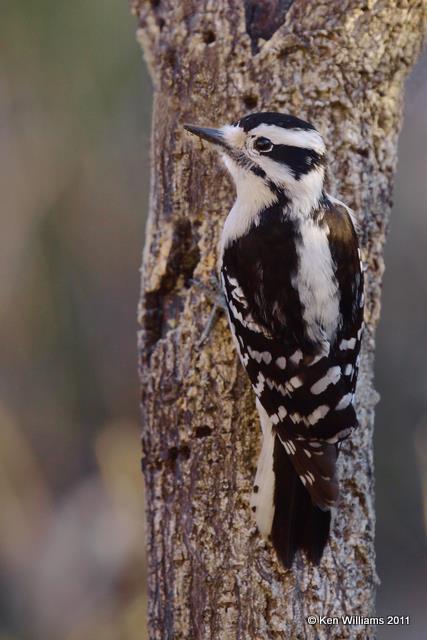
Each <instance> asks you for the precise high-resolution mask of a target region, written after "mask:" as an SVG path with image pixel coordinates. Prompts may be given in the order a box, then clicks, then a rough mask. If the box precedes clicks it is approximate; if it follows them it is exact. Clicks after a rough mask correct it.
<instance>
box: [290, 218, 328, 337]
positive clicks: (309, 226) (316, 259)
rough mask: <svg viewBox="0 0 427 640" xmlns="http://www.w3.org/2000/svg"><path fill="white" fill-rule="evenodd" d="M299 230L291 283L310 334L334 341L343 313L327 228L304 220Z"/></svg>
mask: <svg viewBox="0 0 427 640" xmlns="http://www.w3.org/2000/svg"><path fill="white" fill-rule="evenodd" d="M300 231H301V241H300V242H298V243H297V253H298V256H299V263H300V264H299V270H298V273H297V275H296V276H295V277H294V279H293V282H292V284H293V286H294V287H295V288H296V289H297V290H298V294H299V297H300V300H301V304H302V305H303V317H304V320H305V322H306V323H307V326H308V332H309V334H310V337H311V338H313V339H314V340H321V341H322V340H324V339H325V337H326V338H328V340H329V341H331V340H332V338H333V336H334V335H335V332H336V330H337V327H338V323H339V319H340V313H339V290H338V283H337V281H336V278H335V275H334V270H333V264H332V256H331V252H330V248H329V242H328V236H327V228H325V227H320V226H319V225H318V224H317V223H316V222H314V221H313V220H304V221H302V222H301V227H300Z"/></svg>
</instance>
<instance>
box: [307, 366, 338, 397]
mask: <svg viewBox="0 0 427 640" xmlns="http://www.w3.org/2000/svg"><path fill="white" fill-rule="evenodd" d="M340 377H341V368H340V367H331V368H330V369H328V371H327V373H326V375H324V376H323V378H320V380H318V381H317V382H315V383H314V384H313V385H312V386H311V387H310V391H311V393H314V395H318V394H319V393H323V392H324V391H325V390H326V389H327V388H328V387H329V385H330V384H336V383H337V382H338V380H339V379H340Z"/></svg>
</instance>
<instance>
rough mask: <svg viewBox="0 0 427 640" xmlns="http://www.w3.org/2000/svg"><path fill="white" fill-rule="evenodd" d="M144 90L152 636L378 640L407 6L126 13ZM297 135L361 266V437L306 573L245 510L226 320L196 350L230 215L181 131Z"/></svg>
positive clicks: (251, 420) (242, 450)
mask: <svg viewBox="0 0 427 640" xmlns="http://www.w3.org/2000/svg"><path fill="white" fill-rule="evenodd" d="M133 6H134V11H135V13H136V14H137V16H138V18H139V25H140V29H139V38H140V41H141V43H142V45H143V49H144V52H145V57H146V60H147V63H148V66H149V69H150V72H151V75H152V79H153V84H154V115H153V134H152V150H151V153H152V182H151V185H152V187H151V197H150V211H149V219H148V224H147V235H146V246H145V253H144V260H143V276H142V295H141V304H140V309H139V321H140V325H141V331H140V339H139V349H140V367H141V385H142V404H143V450H144V458H143V468H144V475H145V482H146V489H147V493H146V495H147V527H148V554H149V585H148V588H149V630H150V639H152V640H154V639H156V640H157V639H158V640H165V639H174V640H180V639H182V640H189V639H190V640H193V639H194V640H197V639H203V640H208V639H212V640H233V639H234V638H236V639H241V640H248V639H262V640H264V639H268V640H270V639H271V640H273V639H279V638H280V639H292V640H296V639H301V640H306V639H308V640H311V639H315V638H319V639H323V638H328V639H329V638H339V639H340V640H341V639H342V638H360V639H362V638H363V640H366V638H373V637H374V633H375V632H374V630H373V627H372V625H370V624H369V623H368V622H367V621H363V620H362V621H359V624H356V623H355V624H352V625H344V624H342V622H341V621H338V622H335V623H333V624H331V625H327V624H322V623H320V622H317V623H316V624H314V625H310V624H309V623H308V622H307V617H308V616H309V615H313V616H317V617H319V616H331V617H332V616H334V617H338V618H339V617H340V616H342V615H346V614H348V615H354V616H362V617H365V616H371V615H373V609H374V595H375V585H376V583H377V577H376V573H375V554H374V504H373V484H374V481H373V460H372V431H373V419H374V404H375V402H376V397H377V394H376V393H375V391H374V390H373V386H372V378H373V359H374V334H375V327H376V325H377V322H378V318H379V312H380V293H381V277H382V273H383V268H384V265H383V246H384V238H385V231H386V227H387V222H388V218H389V214H390V207H391V193H392V184H393V177H394V173H395V168H396V147H397V137H398V132H399V126H400V121H401V116H402V90H403V82H404V79H405V76H406V75H407V73H408V71H409V70H410V68H411V65H412V64H413V63H414V61H415V59H416V56H417V54H418V52H419V50H420V47H421V44H422V37H423V34H424V29H425V25H426V13H427V4H426V2H425V1H422V0H419V1H417V0H364V1H362V0H330V1H329V2H325V1H319V2H308V1H307V0H294V1H293V2H292V0H264V1H263V2H261V1H260V2H256V1H255V0H228V1H227V0H182V1H181V2H179V1H178V0H151V1H148V0H134V5H133ZM261 110H273V111H283V112H289V113H292V114H294V115H297V116H299V117H302V118H304V119H307V120H309V121H312V122H313V123H314V124H315V125H316V126H317V127H318V128H319V129H320V131H321V133H322V134H323V136H324V138H325V140H326V143H327V146H328V149H329V154H328V156H329V165H330V170H329V182H330V183H329V189H328V191H329V192H330V193H332V194H333V195H335V196H338V197H340V198H341V199H342V200H344V202H346V203H347V204H348V205H350V206H351V207H352V208H353V209H354V211H355V213H356V216H357V218H358V220H359V223H360V241H361V245H362V247H363V251H364V256H365V260H366V264H367V273H366V327H367V328H366V330H365V335H364V345H363V354H362V364H361V371H360V376H359V384H358V392H357V398H358V415H359V419H360V428H359V429H358V430H357V432H356V433H354V434H353V435H352V437H351V439H350V440H348V441H346V443H345V446H344V453H343V454H342V455H341V456H340V458H339V461H340V467H339V477H340V485H341V499H340V504H339V508H338V509H337V510H336V513H335V516H334V519H333V525H332V540H331V545H330V547H328V548H327V549H326V552H325V555H324V558H323V560H322V563H321V565H320V567H311V566H307V565H306V564H305V562H304V560H303V558H302V557H301V558H299V559H298V561H297V562H296V564H295V566H294V569H293V570H292V571H285V570H284V569H282V568H281V567H280V566H279V565H278V562H277V559H276V557H275V555H274V553H273V551H272V548H271V547H270V546H269V545H268V544H266V543H265V542H263V541H262V539H261V538H260V536H259V534H258V533H257V531H256V528H255V526H254V523H253V520H252V518H251V513H250V508H249V506H248V499H249V495H250V490H251V484H252V480H253V478H254V473H255V466H256V457H257V452H258V448H259V443H260V427H259V422H258V417H257V414H256V412H255V408H254V397H253V393H252V391H251V390H250V388H249V384H248V380H247V378H246V375H245V373H244V371H243V369H242V368H241V366H240V364H239V362H238V359H237V356H236V353H235V350H234V347H233V345H232V341H231V336H230V333H229V329H228V326H227V322H226V318H225V317H222V318H221V319H220V321H219V322H218V324H217V325H216V327H215V329H214V331H213V333H212V334H211V335H210V338H209V340H208V342H207V343H206V344H205V345H204V346H203V348H200V349H199V348H197V346H196V343H197V340H198V339H199V337H200V335H201V333H202V331H203V328H204V326H205V324H206V321H207V318H208V315H209V313H210V311H211V302H210V301H209V300H208V299H207V298H206V296H205V295H204V293H203V290H201V288H200V287H197V286H195V285H194V282H193V281H194V280H199V281H201V282H204V283H207V284H209V279H210V277H211V276H212V275H213V274H215V272H216V259H217V242H218V238H219V233H220V229H221V226H222V224H223V222H224V220H225V217H226V214H227V213H228V210H229V209H230V206H231V204H232V201H233V197H234V196H233V189H232V187H231V184H230V180H229V179H228V178H227V177H226V176H225V171H224V170H223V169H221V167H220V164H219V161H218V158H217V156H216V155H215V153H214V152H212V151H210V150H208V149H207V148H206V149H204V150H203V154H202V153H201V148H202V147H201V143H197V144H198V145H199V146H197V144H196V143H195V139H194V137H193V138H192V139H190V137H189V136H188V135H187V134H186V133H185V132H184V130H183V128H182V123H184V122H192V123H196V124H201V125H213V126H216V125H221V124H224V123H231V122H232V121H233V120H235V119H238V118H239V117H241V116H242V115H245V114H246V113H248V112H253V111H261Z"/></svg>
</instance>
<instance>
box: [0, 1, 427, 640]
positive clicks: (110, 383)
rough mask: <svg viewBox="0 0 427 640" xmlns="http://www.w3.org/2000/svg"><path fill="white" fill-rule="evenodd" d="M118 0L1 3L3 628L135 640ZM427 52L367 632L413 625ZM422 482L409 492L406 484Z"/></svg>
mask: <svg viewBox="0 0 427 640" xmlns="http://www.w3.org/2000/svg"><path fill="white" fill-rule="evenodd" d="M135 28H136V24H135V21H134V20H133V19H132V17H130V16H129V13H128V6H127V3H126V2H125V1H124V2H117V0H91V1H90V2H87V1H86V0H74V2H68V3H58V2H57V1H56V0H38V1H37V2H30V0H21V2H16V0H3V2H2V15H1V21H0V51H1V55H0V193H1V207H0V220H1V228H0V269H1V279H0V326H1V332H0V353H1V359H0V503H1V504H0V509H1V511H0V571H1V574H0V640H27V639H28V640H51V639H52V640H59V639H61V640H63V639H65V640H77V639H78V640H89V639H90V640H98V639H101V638H102V640H110V639H111V640H122V639H123V640H143V638H144V637H147V636H146V635H145V617H146V613H145V611H146V602H145V567H146V563H145V556H144V530H143V483H142V478H141V474H140V446H139V432H140V424H139V406H138V403H139V392H138V379H137V372H136V364H137V361H136V337H135V336H136V304H137V299H138V293H139V266H140V257H141V249H142V244H143V231H144V220H145V217H146V206H147V199H148V146H149V128H150V110H151V88H150V83H149V79H148V77H147V73H146V70H145V67H144V65H143V64H142V62H141V55H140V50H139V47H138V45H137V44H136V41H135V35H134V34H135ZM426 149H427V56H424V57H423V59H422V60H420V62H419V64H418V66H417V68H416V69H415V71H414V73H413V75H412V77H411V79H410V80H409V82H408V93H407V108H406V117H405V123H404V128H403V132H402V136H401V141H400V156H399V172H398V179H397V187H396V194H395V201H396V204H395V210H394V214H393V217H392V221H391V229H390V237H389V241H388V245H387V251H386V263H387V271H386V274H385V280H384V300H383V318H382V322H381V326H380V328H379V331H378V350H377V364H376V384H377V388H378V389H379V391H380V393H381V396H382V401H381V403H380V405H379V406H378V410H377V421H376V478H377V513H378V523H377V554H378V571H379V574H380V577H381V580H382V586H381V588H380V590H379V596H378V614H379V615H382V614H384V615H385V614H389V613H390V614H396V615H397V614H399V615H405V616H406V615H411V616H412V623H411V626H410V627H409V628H405V629H402V628H396V629H395V630H394V629H393V628H387V629H386V630H380V634H379V637H384V638H385V637H387V638H403V637H404V638H405V639H417V640H418V639H421V638H424V637H425V627H426V624H427V615H426V612H425V603H426V602H427V576H426V567H425V561H426V549H425V520H426V502H427V437H426V431H427V429H426V426H427V409H426V403H425V395H426V394H425V391H426V383H427V353H426V342H427V340H426V338H427V336H426V328H427V324H426V320H427V318H426V307H427V305H426V285H425V281H426V278H425V270H426V267H427V260H426V243H425V241H426V235H427V233H426V232H427V216H426V205H425V181H426V169H427V156H426ZM423 492H424V493H423Z"/></svg>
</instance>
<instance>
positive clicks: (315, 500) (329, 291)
mask: <svg viewBox="0 0 427 640" xmlns="http://www.w3.org/2000/svg"><path fill="white" fill-rule="evenodd" d="M184 127H185V129H186V130H187V131H189V132H190V133H192V134H195V135H196V136H198V137H199V138H202V139H203V140H206V141H207V142H209V143H211V144H213V145H214V146H215V147H216V148H217V150H218V151H219V152H220V154H221V155H222V158H223V161H224V163H225V166H226V167H227V169H228V171H229V172H230V174H231V176H232V178H233V180H234V183H235V188H236V200H235V203H234V205H233V207H232V209H231V211H230V213H229V214H228V217H227V218H226V220H225V223H224V226H223V230H222V236H221V243H220V257H219V272H220V280H221V284H222V288H223V292H224V294H225V300H226V308H227V312H228V318H229V324H230V328H231V332H232V335H233V339H234V343H235V346H236V350H237V352H238V354H239V357H240V360H241V362H242V364H243V366H244V368H245V369H246V372H247V374H248V376H249V379H250V382H251V384H252V388H253V391H254V393H255V396H256V406H257V409H258V413H259V417H260V422H261V428H262V447H261V453H260V456H259V460H258V467H257V472H256V477H255V483H254V486H253V494H252V498H251V506H252V511H253V512H254V514H255V518H256V522H257V526H258V529H259V531H260V533H261V534H262V536H263V537H265V538H266V539H269V540H271V542H272V544H273V546H274V548H275V550H276V553H277V555H278V557H279V559H280V561H281V562H282V563H283V565H284V566H285V567H287V568H290V567H292V564H293V561H294V557H295V554H296V552H297V551H298V550H302V551H303V552H304V553H305V555H306V558H307V560H308V561H309V562H311V563H313V564H319V562H320V560H321V558H322V555H323V551H324V549H325V546H326V544H327V542H328V539H329V532H330V523H331V510H332V509H333V508H334V507H336V505H337V502H338V497H339V484H338V479H337V458H338V453H339V448H340V443H341V442H342V441H343V440H344V439H345V438H347V437H348V436H349V435H350V433H351V432H352V430H353V429H354V428H356V426H357V418H356V413H355V409H354V392H355V387H356V381H357V375H358V368H359V352H360V344H361V337H362V330H363V306H364V301H363V271H362V266H361V258H360V250H359V247H358V240H357V234H356V230H355V224H354V221H353V216H352V212H351V211H350V209H349V208H348V207H347V206H345V205H344V204H343V203H342V202H340V201H339V200H337V199H336V198H334V197H332V196H331V195H329V194H327V193H326V191H325V186H324V183H325V172H326V168H327V161H326V153H325V151H326V149H325V143H324V141H323V138H322V136H321V135H320V133H319V132H318V131H317V130H316V128H315V127H314V126H313V125H311V124H309V123H308V122H305V121H304V120H301V119H299V118H297V117H294V116H292V115H287V114H281V113H272V112H264V113H253V114H250V115H247V116H245V117H243V118H241V119H240V120H239V121H237V122H234V123H233V124H231V125H225V126H222V127H221V128H217V129H213V128H206V127H199V126H194V125H184Z"/></svg>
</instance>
